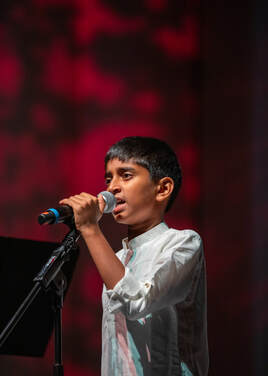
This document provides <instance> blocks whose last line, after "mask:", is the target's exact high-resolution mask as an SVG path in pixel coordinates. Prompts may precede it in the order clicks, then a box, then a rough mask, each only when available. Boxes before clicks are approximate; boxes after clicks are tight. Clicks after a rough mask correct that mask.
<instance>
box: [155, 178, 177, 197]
mask: <svg viewBox="0 0 268 376" xmlns="http://www.w3.org/2000/svg"><path fill="white" fill-rule="evenodd" d="M173 189H174V181H173V179H172V178H170V177H168V176H166V177H164V178H162V179H160V180H159V182H158V183H157V192H156V200H157V201H158V202H162V201H164V200H166V199H169V197H170V195H171V193H172V192H173Z"/></svg>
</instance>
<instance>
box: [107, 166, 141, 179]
mask: <svg viewBox="0 0 268 376" xmlns="http://www.w3.org/2000/svg"><path fill="white" fill-rule="evenodd" d="M126 171H131V172H135V171H136V169H135V168H134V167H130V166H126V167H119V168H117V172H118V173H119V174H122V173H123V172H126ZM110 176H112V173H111V172H110V171H106V172H105V174H104V177H105V178H107V177H110Z"/></svg>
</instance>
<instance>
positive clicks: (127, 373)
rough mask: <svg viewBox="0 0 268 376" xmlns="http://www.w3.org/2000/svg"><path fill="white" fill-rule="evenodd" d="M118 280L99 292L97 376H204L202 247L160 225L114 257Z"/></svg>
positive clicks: (187, 234) (195, 238)
mask: <svg viewBox="0 0 268 376" xmlns="http://www.w3.org/2000/svg"><path fill="white" fill-rule="evenodd" d="M128 247H129V248H131V249H132V250H133V252H134V254H133V256H132V258H131V259H130V261H129V263H128V264H127V266H126V267H125V275H124V277H123V278H122V279H121V280H120V281H119V282H118V283H117V284H116V286H115V287H114V288H113V290H106V289H105V287H104V289H103V295H102V303H103V321H102V371H101V374H102V376H134V375H138V376H142V375H144V376H173V375H174V376H175V375H176V376H178V375H184V376H192V375H193V376H206V375H207V373H208V343H207V318H206V275H205V261H204V254H203V247H202V241H201V238H200V236H199V235H198V234H197V233H196V232H194V231H192V230H182V231H179V230H175V229H171V228H168V227H167V225H166V224H165V223H163V222H162V223H160V224H159V225H157V226H155V227H154V228H152V229H150V230H149V231H147V232H145V233H143V234H141V235H139V236H137V237H136V238H134V239H132V240H130V241H129V242H128V241H127V239H124V240H123V249H122V250H121V251H119V252H118V253H117V256H118V258H119V259H120V260H121V261H122V263H123V264H124V259H125V258H126V255H127V252H128V251H129V248H128Z"/></svg>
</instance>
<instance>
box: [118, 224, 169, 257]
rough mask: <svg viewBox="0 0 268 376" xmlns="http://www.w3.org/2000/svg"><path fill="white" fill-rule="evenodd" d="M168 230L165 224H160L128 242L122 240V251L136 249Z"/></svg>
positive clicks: (125, 239)
mask: <svg viewBox="0 0 268 376" xmlns="http://www.w3.org/2000/svg"><path fill="white" fill-rule="evenodd" d="M166 230H168V226H167V224H166V223H165V222H161V223H159V224H158V225H156V226H154V227H153V228H151V229H150V230H148V231H146V232H144V233H143V234H141V235H138V236H136V237H135V238H133V239H131V240H128V238H124V239H123V240H122V245H123V248H124V250H125V251H126V250H128V249H129V248H131V249H133V248H137V247H139V246H140V245H143V244H144V243H146V242H148V241H149V240H152V239H155V237H156V236H157V235H159V234H161V233H163V232H165V231H166Z"/></svg>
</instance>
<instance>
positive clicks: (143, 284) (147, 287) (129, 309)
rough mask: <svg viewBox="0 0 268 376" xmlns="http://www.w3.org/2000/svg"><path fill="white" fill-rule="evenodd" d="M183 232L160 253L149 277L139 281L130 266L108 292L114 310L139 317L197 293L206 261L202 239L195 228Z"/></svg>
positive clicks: (114, 311)
mask: <svg viewBox="0 0 268 376" xmlns="http://www.w3.org/2000/svg"><path fill="white" fill-rule="evenodd" d="M181 233H182V236H180V237H178V238H177V237H176V239H175V241H173V242H169V245H168V246H167V248H166V249H164V250H163V251H162V252H161V253H160V255H159V257H158V258H157V260H156V261H155V262H154V264H153V265H152V267H151V270H150V272H149V273H147V274H146V276H145V278H140V279H138V280H137V277H136V276H135V273H132V271H131V270H130V269H129V268H128V267H127V266H126V268H125V275H124V277H123V278H122V279H121V280H120V281H119V282H118V283H117V284H116V285H115V286H114V288H113V289H112V290H106V292H105V293H106V295H107V297H108V310H109V311H110V312H111V313H116V312H118V311H121V312H123V313H124V314H125V316H126V317H127V318H128V319H129V320H136V319H139V318H142V317H145V316H146V315H148V314H150V313H152V312H154V311H157V310H159V309H162V308H164V307H165V306H168V305H171V304H177V303H180V302H182V301H184V300H185V299H186V297H189V296H193V293H194V291H193V290H194V289H195V287H196V281H197V279H198V275H199V273H200V270H201V267H202V261H203V252H202V241H201V238H200V236H199V235H198V234H197V233H196V232H194V231H192V230H184V231H182V232H181ZM173 243H175V244H173Z"/></svg>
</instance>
